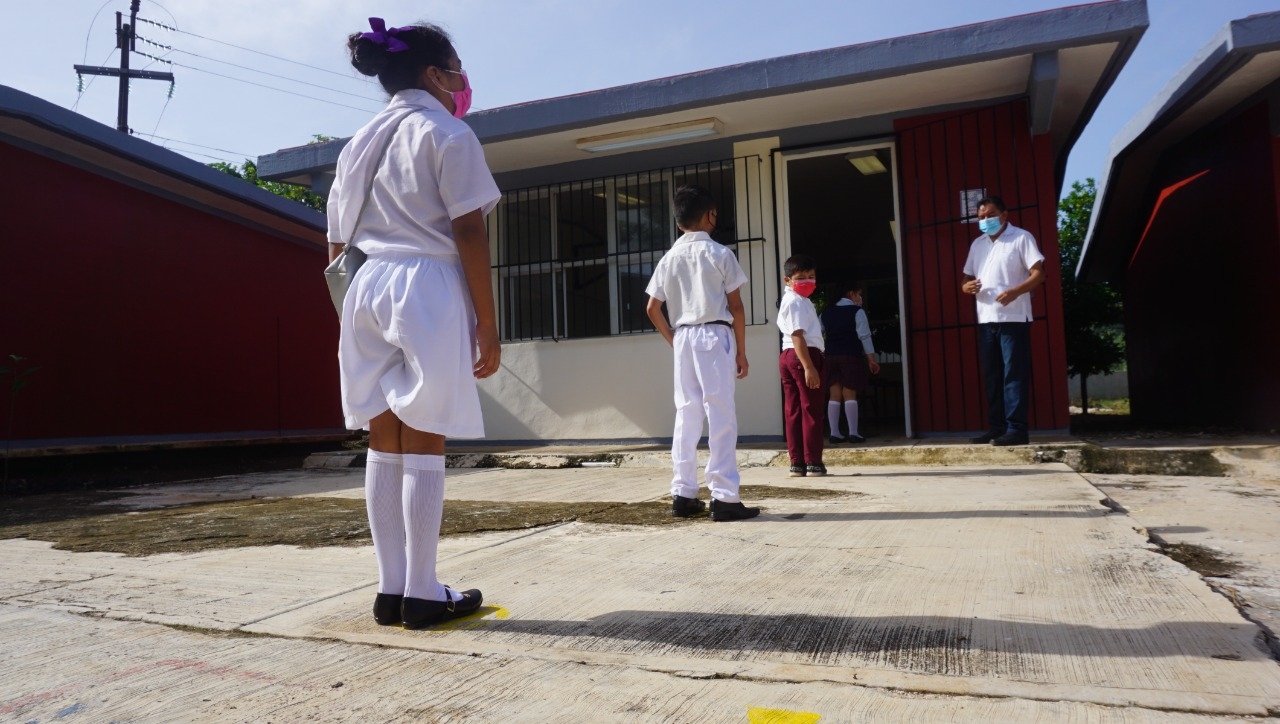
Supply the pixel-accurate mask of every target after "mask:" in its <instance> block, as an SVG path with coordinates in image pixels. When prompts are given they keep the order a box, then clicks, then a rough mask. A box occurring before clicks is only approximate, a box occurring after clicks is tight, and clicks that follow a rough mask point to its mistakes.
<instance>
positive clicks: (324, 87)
mask: <svg viewBox="0 0 1280 724" xmlns="http://www.w3.org/2000/svg"><path fill="white" fill-rule="evenodd" d="M138 40H141V41H142V42H144V43H147V44H149V45H154V46H156V47H157V48H164V49H165V50H168V51H169V52H171V53H182V54H183V55H190V56H191V57H193V58H200V59H201V60H207V61H210V62H213V63H221V64H222V65H229V66H231V67H232V68H239V69H241V70H247V71H249V72H251V73H261V74H262V75H269V76H271V77H272V78H279V79H281V80H287V81H289V82H290V83H301V84H302V85H307V86H311V87H312V88H319V89H320V90H324V91H328V92H330V93H340V94H342V95H344V96H351V97H352V98H359V99H360V100H365V101H370V102H372V103H381V101H380V100H378V99H377V98H370V97H369V96H364V95H360V94H359V93H348V92H347V91H344V90H338V89H337V88H330V87H329V86H327V85H320V84H319V83H309V82H307V81H305V80H298V79H297V78H291V77H289V76H287V75H280V74H278V73H268V72H267V71H265V70H258V69H257V68H250V67H249V66H247V65H239V64H237V63H232V62H230V61H226V60H219V59H217V58H210V57H209V56H207V55H200V54H199V53H192V52H191V51H189V50H183V49H181V48H175V47H173V46H171V45H164V44H162V43H157V42H156V41H154V40H151V39H149V38H144V37H142V36H141V35H139V36H138ZM134 52H136V53H138V54H139V55H146V57H148V58H154V59H155V60H160V61H162V62H165V63H172V62H173V61H169V60H163V59H162V58H156V57H155V56H154V55H147V54H146V53H143V52H142V51H140V50H139V51H134ZM184 67H185V66H184Z"/></svg>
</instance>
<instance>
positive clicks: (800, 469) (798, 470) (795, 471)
mask: <svg viewBox="0 0 1280 724" xmlns="http://www.w3.org/2000/svg"><path fill="white" fill-rule="evenodd" d="M806 474H808V470H807V469H806V468H805V466H804V465H801V464H800V463H795V464H794V465H792V466H791V472H790V473H788V474H787V477H790V478H803V477H804V476H805V475H806Z"/></svg>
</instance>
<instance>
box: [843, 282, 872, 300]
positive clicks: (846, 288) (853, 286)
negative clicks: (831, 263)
mask: <svg viewBox="0 0 1280 724" xmlns="http://www.w3.org/2000/svg"><path fill="white" fill-rule="evenodd" d="M837 289H838V290H839V292H840V296H842V297H843V296H846V295H848V294H852V293H854V292H857V293H859V294H861V293H863V292H865V291H867V285H866V284H863V283H862V282H859V281H846V282H841V283H840V284H839V285H838V286H837Z"/></svg>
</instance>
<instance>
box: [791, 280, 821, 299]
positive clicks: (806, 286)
mask: <svg viewBox="0 0 1280 724" xmlns="http://www.w3.org/2000/svg"><path fill="white" fill-rule="evenodd" d="M817 289H818V282H817V280H814V279H797V280H795V281H793V282H791V291H793V292H795V293H796V294H799V295H800V296H802V297H808V296H809V295H810V294H813V293H814V292H815V291H816V290H817Z"/></svg>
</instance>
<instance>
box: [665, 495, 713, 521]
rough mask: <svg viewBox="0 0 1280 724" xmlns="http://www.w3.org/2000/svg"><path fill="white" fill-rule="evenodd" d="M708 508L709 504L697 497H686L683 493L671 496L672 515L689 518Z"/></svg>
mask: <svg viewBox="0 0 1280 724" xmlns="http://www.w3.org/2000/svg"><path fill="white" fill-rule="evenodd" d="M706 509H707V504H706V503H704V502H702V501H701V500H698V499H697V498H686V497H684V496H683V495H673V496H671V517H672V518H688V517H689V516H691V515H697V514H698V513H701V512H703V511H705V510H706Z"/></svg>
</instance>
